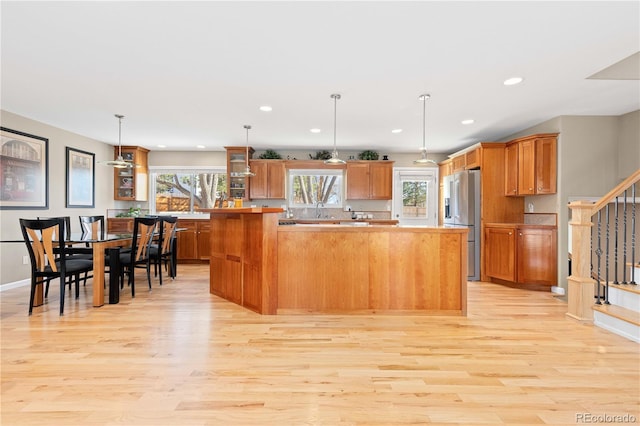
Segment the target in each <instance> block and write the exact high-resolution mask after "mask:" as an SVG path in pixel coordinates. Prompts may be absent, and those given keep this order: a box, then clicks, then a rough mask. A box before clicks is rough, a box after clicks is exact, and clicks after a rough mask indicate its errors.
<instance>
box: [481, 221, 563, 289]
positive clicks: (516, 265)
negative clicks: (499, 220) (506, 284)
mask: <svg viewBox="0 0 640 426" xmlns="http://www.w3.org/2000/svg"><path fill="white" fill-rule="evenodd" d="M556 238H557V237H556V229H555V227H551V226H540V225H519V224H516V225H511V224H492V225H486V226H485V247H484V250H485V273H486V275H488V276H490V277H492V278H497V279H500V280H505V281H512V282H517V283H522V284H541V285H556V283H557V257H556V253H557V244H556Z"/></svg>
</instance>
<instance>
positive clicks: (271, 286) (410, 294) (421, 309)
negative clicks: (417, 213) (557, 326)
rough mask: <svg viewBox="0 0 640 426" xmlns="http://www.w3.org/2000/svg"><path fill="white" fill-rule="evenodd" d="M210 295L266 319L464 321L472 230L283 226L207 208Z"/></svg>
mask: <svg viewBox="0 0 640 426" xmlns="http://www.w3.org/2000/svg"><path fill="white" fill-rule="evenodd" d="M207 212H208V213H210V220H211V257H210V292H211V293H212V294H215V295H218V296H220V297H223V298H225V299H227V300H229V301H232V302H234V303H237V304H239V305H242V306H245V307H247V308H249V309H252V310H254V311H256V312H259V313H261V314H301V313H340V314H345V313H362V314H371V313H383V314H393V313H400V314H432V315H466V300H467V294H466V277H467V270H466V269H467V266H466V265H467V235H466V233H467V232H468V231H467V230H466V229H461V228H438V227H401V226H385V225H378V226H352V225H337V224H314V225H302V224H295V225H280V226H279V225H278V217H279V216H280V213H281V212H282V210H281V209H274V208H243V209H210V210H207Z"/></svg>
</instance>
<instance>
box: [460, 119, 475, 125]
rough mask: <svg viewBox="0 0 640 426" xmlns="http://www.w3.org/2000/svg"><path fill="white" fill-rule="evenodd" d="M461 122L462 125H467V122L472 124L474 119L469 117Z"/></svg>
mask: <svg viewBox="0 0 640 426" xmlns="http://www.w3.org/2000/svg"><path fill="white" fill-rule="evenodd" d="M461 123H462V124H464V125H467V124H473V123H475V121H474V120H471V119H469V120H462V121H461Z"/></svg>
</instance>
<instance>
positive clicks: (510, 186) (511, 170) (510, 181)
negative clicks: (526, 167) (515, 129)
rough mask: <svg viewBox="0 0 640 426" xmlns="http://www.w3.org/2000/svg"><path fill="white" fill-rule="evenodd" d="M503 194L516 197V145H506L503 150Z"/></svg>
mask: <svg viewBox="0 0 640 426" xmlns="http://www.w3.org/2000/svg"><path fill="white" fill-rule="evenodd" d="M504 156H505V164H504V165H505V168H504V170H505V179H504V182H505V188H504V189H505V192H504V194H505V195H507V196H514V195H518V144H517V143H514V144H511V145H507V147H506V149H505V154H504Z"/></svg>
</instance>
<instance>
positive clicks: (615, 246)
mask: <svg viewBox="0 0 640 426" xmlns="http://www.w3.org/2000/svg"><path fill="white" fill-rule="evenodd" d="M613 215H614V216H615V220H616V222H615V230H614V232H613V233H614V243H613V264H614V265H615V268H613V274H614V277H613V283H614V284H619V282H618V233H619V229H618V197H616V203H615V204H614V209H613Z"/></svg>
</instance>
